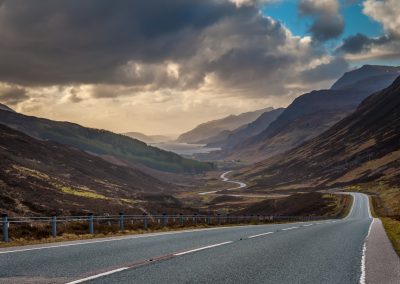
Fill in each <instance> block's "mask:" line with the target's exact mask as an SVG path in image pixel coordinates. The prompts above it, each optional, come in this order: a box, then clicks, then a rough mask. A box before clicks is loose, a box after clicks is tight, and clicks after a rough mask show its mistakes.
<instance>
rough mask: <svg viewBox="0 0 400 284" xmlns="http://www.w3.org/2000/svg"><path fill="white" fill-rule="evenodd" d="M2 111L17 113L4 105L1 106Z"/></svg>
mask: <svg viewBox="0 0 400 284" xmlns="http://www.w3.org/2000/svg"><path fill="white" fill-rule="evenodd" d="M0 110H5V111H11V112H15V111H14V110H13V109H12V108H9V107H8V106H6V105H3V104H0Z"/></svg>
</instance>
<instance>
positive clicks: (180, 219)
mask: <svg viewBox="0 0 400 284" xmlns="http://www.w3.org/2000/svg"><path fill="white" fill-rule="evenodd" d="M179 223H180V225H181V226H183V225H184V220H183V214H182V213H179Z"/></svg>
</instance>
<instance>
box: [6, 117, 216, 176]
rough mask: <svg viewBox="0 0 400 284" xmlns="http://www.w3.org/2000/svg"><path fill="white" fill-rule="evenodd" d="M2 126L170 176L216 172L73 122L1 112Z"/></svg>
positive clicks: (122, 136) (175, 155) (188, 160)
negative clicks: (172, 174)
mask: <svg viewBox="0 0 400 284" xmlns="http://www.w3.org/2000/svg"><path fill="white" fill-rule="evenodd" d="M0 123H1V124H4V125H7V126H9V127H11V128H14V129H17V130H19V131H21V132H24V133H25V134H27V135H30V136H32V137H34V138H37V139H41V140H49V141H55V142H58V143H61V144H65V145H69V146H73V147H75V148H78V149H81V150H83V151H87V152H90V153H93V154H96V155H99V156H102V157H107V159H108V160H112V159H113V158H114V159H120V160H127V161H129V162H132V163H136V164H140V165H145V166H147V167H149V168H152V169H157V170H161V171H167V172H193V173H194V172H201V171H205V170H209V169H212V168H213V165H212V164H210V163H202V162H198V161H195V160H190V159H186V158H182V157H181V156H179V155H177V154H175V153H172V152H167V151H164V150H161V149H158V148H155V147H151V146H148V145H147V144H146V143H144V142H141V141H139V140H136V139H132V138H130V137H127V136H124V135H121V134H115V133H113V132H110V131H106V130H99V129H93V128H86V127H83V126H80V125H78V124H74V123H70V122H60V121H53V120H48V119H43V118H37V117H33V116H26V115H23V114H19V113H14V112H10V111H3V110H0Z"/></svg>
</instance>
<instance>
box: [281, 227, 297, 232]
mask: <svg viewBox="0 0 400 284" xmlns="http://www.w3.org/2000/svg"><path fill="white" fill-rule="evenodd" d="M298 228H299V227H290V228H285V229H282V231H288V230H293V229H298Z"/></svg>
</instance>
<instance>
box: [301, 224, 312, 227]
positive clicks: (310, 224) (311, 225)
mask: <svg viewBox="0 0 400 284" xmlns="http://www.w3.org/2000/svg"><path fill="white" fill-rule="evenodd" d="M312 225H314V224H307V225H302V226H303V227H309V226H312Z"/></svg>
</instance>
